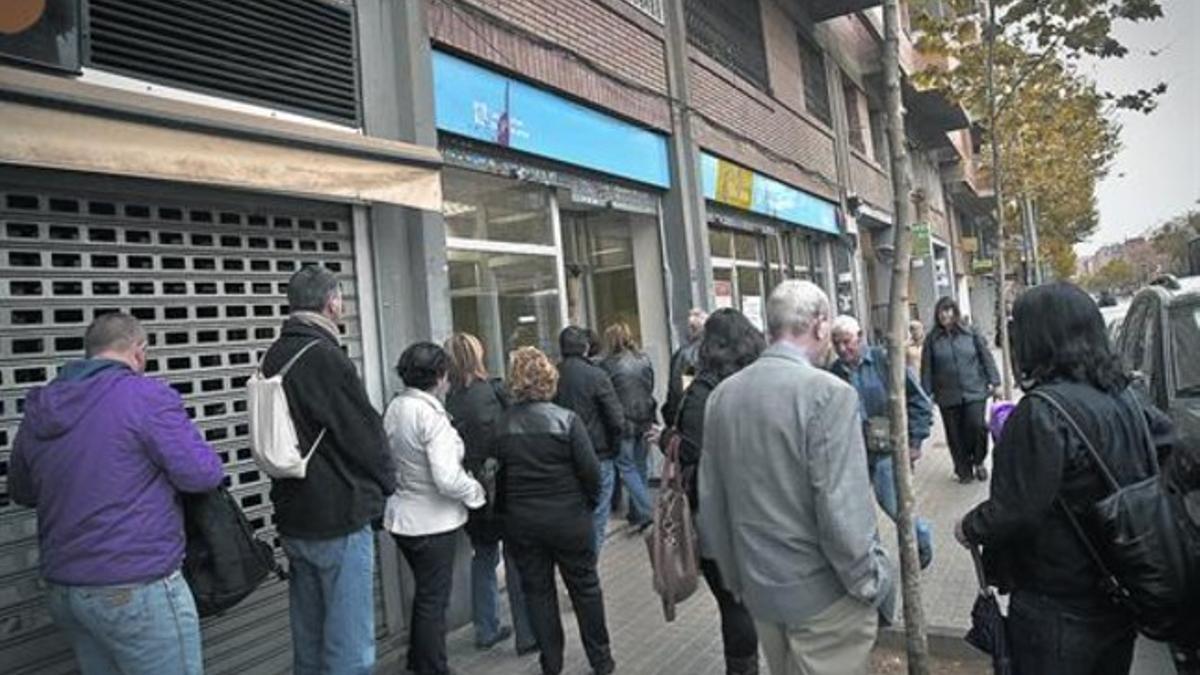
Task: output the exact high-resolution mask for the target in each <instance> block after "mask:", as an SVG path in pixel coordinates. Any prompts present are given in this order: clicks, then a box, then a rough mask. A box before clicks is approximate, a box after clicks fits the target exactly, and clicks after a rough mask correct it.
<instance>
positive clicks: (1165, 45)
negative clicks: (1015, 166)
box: [1076, 0, 1200, 254]
mask: <svg viewBox="0 0 1200 675" xmlns="http://www.w3.org/2000/svg"><path fill="white" fill-rule="evenodd" d="M1162 5H1163V13H1164V15H1165V16H1164V17H1163V18H1162V19H1159V20H1158V21H1155V22H1153V23H1149V24H1140V25H1133V24H1129V23H1128V22H1125V23H1123V24H1119V26H1118V28H1117V38H1118V39H1119V40H1121V42H1122V43H1123V44H1124V45H1125V46H1126V47H1128V48H1129V50H1130V54H1129V55H1128V56H1126V57H1125V58H1124V59H1109V60H1106V61H1100V62H1097V63H1093V64H1089V65H1088V66H1087V67H1086V69H1087V71H1090V73H1091V74H1092V76H1093V77H1095V78H1096V80H1097V81H1098V82H1099V84H1100V86H1101V87H1102V88H1104V89H1109V90H1114V91H1131V90H1135V89H1138V88H1146V87H1149V86H1152V85H1153V84H1155V83H1157V82H1159V81H1165V82H1166V83H1167V86H1168V89H1167V93H1166V95H1165V96H1163V97H1162V99H1161V102H1160V104H1159V107H1158V109H1157V110H1155V111H1154V112H1153V113H1151V114H1149V115H1143V114H1141V113H1128V112H1122V113H1120V114H1119V115H1118V121H1119V122H1120V123H1121V126H1122V131H1121V143H1122V150H1121V152H1120V154H1118V155H1117V158H1116V161H1115V162H1114V164H1113V167H1112V170H1111V171H1110V172H1109V175H1108V178H1106V179H1105V180H1104V181H1103V182H1101V183H1100V184H1099V186H1098V187H1097V198H1098V201H1099V207H1100V227H1099V229H1097V230H1096V233H1095V234H1094V235H1092V238H1091V239H1090V240H1088V241H1087V242H1084V243H1083V244H1080V245H1079V246H1077V247H1076V251H1077V252H1079V253H1081V254H1090V253H1092V252H1093V251H1095V250H1096V249H1097V248H1099V247H1100V246H1102V245H1104V244H1109V243H1112V242H1117V241H1121V240H1123V239H1125V238H1126V237H1131V236H1134V235H1136V234H1140V233H1142V232H1144V231H1145V230H1147V229H1148V228H1150V227H1153V226H1155V225H1157V224H1159V223H1161V222H1163V221H1165V220H1167V219H1169V218H1171V217H1173V216H1176V215H1179V214H1181V213H1183V212H1185V211H1187V210H1188V209H1198V210H1200V203H1197V200H1200V2H1198V1H1197V0H1163V1H1162ZM1151 51H1159V52H1160V54H1159V55H1158V56H1151V55H1150V52H1151Z"/></svg>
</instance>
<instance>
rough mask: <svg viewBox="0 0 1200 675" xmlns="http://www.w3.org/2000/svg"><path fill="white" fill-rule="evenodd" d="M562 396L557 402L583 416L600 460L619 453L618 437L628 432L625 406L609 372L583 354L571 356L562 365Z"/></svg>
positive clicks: (560, 391) (560, 386)
mask: <svg viewBox="0 0 1200 675" xmlns="http://www.w3.org/2000/svg"><path fill="white" fill-rule="evenodd" d="M558 373H559V379H558V395H557V396H555V397H554V402H555V403H557V404H558V405H560V406H562V407H564V408H566V409H568V410H571V411H573V412H574V413H575V414H576V415H579V419H580V421H581V422H583V426H584V428H585V429H587V432H588V437H590V438H591V441H592V447H593V448H594V449H595V451H596V456H598V457H599V458H600V459H612V458H613V457H614V456H616V454H617V440H618V439H620V438H622V437H624V436H625V435H626V428H627V426H628V425H627V424H626V422H625V409H624V408H622V407H621V401H620V399H618V398H617V392H616V390H614V389H613V385H612V381H611V380H609V378H608V373H606V372H604V369H603V368H601V367H600V366H597V365H595V364H593V363H592V362H591V361H588V360H587V359H585V358H583V357H582V356H568V357H567V358H565V359H563V362H562V363H561V364H559V366H558Z"/></svg>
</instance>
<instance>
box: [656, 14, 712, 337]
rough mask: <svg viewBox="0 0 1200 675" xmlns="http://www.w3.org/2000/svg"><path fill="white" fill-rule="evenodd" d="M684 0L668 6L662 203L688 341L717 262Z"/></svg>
mask: <svg viewBox="0 0 1200 675" xmlns="http://www.w3.org/2000/svg"><path fill="white" fill-rule="evenodd" d="M683 3H684V0H664V2H663V14H664V22H665V26H666V31H665V34H666V50H667V83H668V90H669V92H670V95H671V138H670V141H669V152H670V163H671V188H670V189H669V190H667V193H666V195H664V197H663V205H662V237H663V250H664V252H665V255H666V261H665V262H666V264H667V272H668V275H667V278H666V279H665V282H666V287H667V298H668V311H669V316H670V323H671V327H672V329H673V330H672V333H673V334H674V339H673V340H672V343H673V344H675V345H678V344H680V343H681V342H682V341H683V339H684V336H686V335H687V314H688V310H689V309H691V308H692V307H701V308H703V309H705V310H709V311H711V310H712V309H713V308H714V305H713V290H712V259H711V257H710V256H709V251H708V225H707V214H706V211H705V204H704V186H703V184H702V182H701V178H700V148H699V147H698V146H697V145H696V142H695V138H694V136H693V132H692V118H691V112H690V110H689V109H690V107H691V88H690V84H689V82H688V71H689V61H688V46H687V28H686V20H685V15H684V9H683Z"/></svg>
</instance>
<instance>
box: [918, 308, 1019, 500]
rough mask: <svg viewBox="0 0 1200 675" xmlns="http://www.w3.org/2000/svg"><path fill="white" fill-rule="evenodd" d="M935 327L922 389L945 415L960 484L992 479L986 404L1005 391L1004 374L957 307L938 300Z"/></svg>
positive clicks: (924, 358)
mask: <svg viewBox="0 0 1200 675" xmlns="http://www.w3.org/2000/svg"><path fill="white" fill-rule="evenodd" d="M934 318H935V320H936V322H937V323H936V325H935V326H934V327H933V329H932V330H930V331H929V335H927V336H926V337H925V346H924V348H923V349H922V350H921V387H922V388H923V389H925V391H926V392H928V393H929V394H930V395H931V396H933V400H934V401H935V402H936V403H937V405H938V408H939V409H940V410H941V411H942V424H944V425H945V427H946V443H947V444H949V446H950V456H951V457H952V458H953V459H954V473H955V475H957V476H958V481H959V482H960V483H970V482H971V480H972V479H978V480H987V477H988V473H987V469H986V468H984V466H983V460H985V459H986V458H987V450H988V446H987V424H986V422H985V421H984V419H985V417H986V414H987V400H988V397H989V396H992V395H993V394H994V393H995V391H996V388H997V387H999V386H1000V372H999V371H998V370H996V360H995V359H993V358H992V352H991V351H990V350H989V349H988V346H987V343H986V342H985V341H984V339H983V338H982V337H980V336H979V334H978V333H976V332H975V330H974V329H972V328H969V327H967V326H966V325H964V324H963V322H962V315H961V314H960V312H959V309H958V303H956V302H955V301H954V300H953V299H952V298H948V297H945V298H942V299H941V300H938V302H937V307H936V308H935V310H934Z"/></svg>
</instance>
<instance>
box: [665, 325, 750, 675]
mask: <svg viewBox="0 0 1200 675" xmlns="http://www.w3.org/2000/svg"><path fill="white" fill-rule="evenodd" d="M766 346H767V343H766V340H765V339H764V338H763V335H762V333H761V332H759V331H758V329H757V328H755V327H754V325H753V324H751V323H750V321H749V320H748V319H747V318H746V317H745V316H744V315H743V314H742V313H741V312H739V311H737V310H734V309H730V308H725V309H719V310H717V311H716V312H713V313H712V315H711V316H709V317H708V320H707V321H705V322H704V338H703V340H702V341H701V343H700V356H699V364H698V367H699V373H698V374H697V375H696V378H695V379H694V380H693V381H692V383H691V385H690V386H688V388H687V391H686V392H685V393H684V395H683V398H682V402H681V403H680V405H679V409H678V411H677V413H676V416H675V420H673V426H672V427H671V428H670V429H668V430H667V431H665V432H664V433H663V435H662V438H661V442H662V446H663V447H664V448H665V447H666V446H667V444H668V443H669V442H670V438H671V436H672V435H673V434H678V435H679V436H680V465H681V466H682V469H683V477H684V485H685V488H686V490H687V495H688V502H689V505H690V506H691V509H692V513H696V512H697V511H698V510H699V508H700V504H699V502H698V499H697V495H696V480H695V477H696V468H697V466H699V464H700V458H701V452H702V450H703V447H704V406H705V403H707V402H708V395H709V394H711V393H712V391H713V389H716V388H717V385H718V384H720V383H721V381H722V380H724V379H725V378H727V377H729V376H730V375H733V374H734V373H736V372H737V371H739V370H741V369H742V368H745V367H746V366H748V365H750V364H751V363H753V362H754V361H755V359H757V358H758V356H759V354H761V353H762V351H763V350H764V349H766ZM700 572H701V573H702V574H703V575H704V580H705V582H707V583H708V587H709V589H710V590H711V591H712V594H713V596H714V597H715V598H716V599H717V609H718V611H719V612H720V614H721V640H722V643H723V644H724V650H725V672H726V673H727V675H754V674H755V673H757V672H758V634H757V631H756V630H755V628H754V617H752V616H751V615H750V611H749V610H747V609H746V607H745V606H743V605H742V603H740V602H738V600H737V598H735V597H734V596H733V594H732V593H730V592H729V591H727V590H725V587H724V585H723V584H722V583H721V572H720V570H719V569H718V568H717V563H716V562H715V561H713V560H709V559H705V558H701V560H700Z"/></svg>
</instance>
